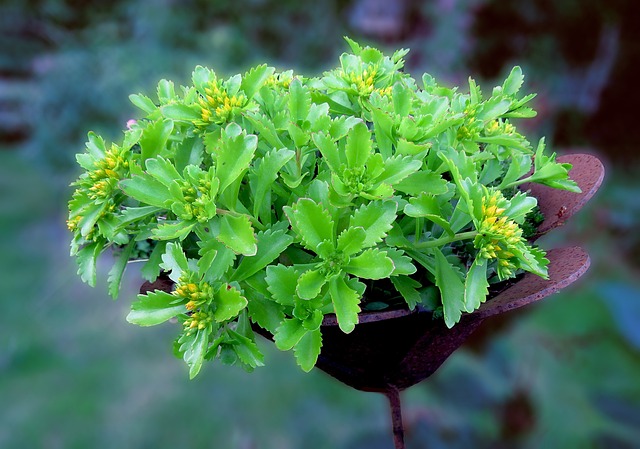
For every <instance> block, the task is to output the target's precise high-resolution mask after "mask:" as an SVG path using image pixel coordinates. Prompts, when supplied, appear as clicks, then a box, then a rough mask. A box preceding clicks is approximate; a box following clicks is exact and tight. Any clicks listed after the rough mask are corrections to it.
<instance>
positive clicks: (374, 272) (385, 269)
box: [344, 248, 394, 279]
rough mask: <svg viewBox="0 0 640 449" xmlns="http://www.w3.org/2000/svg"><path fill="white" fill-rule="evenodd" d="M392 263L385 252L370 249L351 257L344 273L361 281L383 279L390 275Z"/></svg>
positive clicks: (392, 267)
mask: <svg viewBox="0 0 640 449" xmlns="http://www.w3.org/2000/svg"><path fill="white" fill-rule="evenodd" d="M393 269H394V266H393V261H392V260H391V259H390V258H389V257H387V253H386V252H385V251H380V250H379V249H377V248H370V249H368V250H366V251H364V252H363V253H362V254H360V255H358V256H356V257H352V258H351V260H350V262H349V263H348V264H347V265H346V266H345V267H344V271H346V272H347V273H349V274H352V275H354V276H357V277H359V278H363V279H384V278H387V277H389V276H390V275H391V273H392V272H393Z"/></svg>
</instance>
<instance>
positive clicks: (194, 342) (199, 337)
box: [180, 329, 209, 379]
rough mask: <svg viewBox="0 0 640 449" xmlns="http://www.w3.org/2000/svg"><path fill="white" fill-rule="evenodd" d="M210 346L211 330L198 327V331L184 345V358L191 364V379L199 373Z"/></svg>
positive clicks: (182, 348) (188, 364)
mask: <svg viewBox="0 0 640 449" xmlns="http://www.w3.org/2000/svg"><path fill="white" fill-rule="evenodd" d="M208 347H209V330H208V329H198V332H196V333H194V334H192V335H190V336H188V337H187V338H186V339H185V340H184V342H183V344H182V346H181V348H180V349H181V350H182V351H183V355H182V357H183V359H184V361H185V362H186V363H187V366H189V379H193V378H194V377H196V376H197V375H198V373H199V372H200V369H201V368H202V362H203V361H204V356H205V354H206V353H207V349H208Z"/></svg>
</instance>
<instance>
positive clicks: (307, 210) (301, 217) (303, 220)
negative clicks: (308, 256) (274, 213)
mask: <svg viewBox="0 0 640 449" xmlns="http://www.w3.org/2000/svg"><path fill="white" fill-rule="evenodd" d="M285 213H286V214H287V217H288V218H289V222H290V223H291V226H292V228H293V229H294V231H295V232H296V234H298V235H299V236H300V238H301V239H302V241H303V242H304V244H305V246H306V247H307V248H308V249H310V250H312V251H315V249H316V247H317V246H318V245H319V244H320V243H322V242H324V241H330V242H333V238H334V231H333V228H334V223H333V219H332V218H331V215H329V212H328V211H327V210H326V209H325V208H324V207H322V205H321V204H317V203H316V202H315V201H313V200H312V199H309V198H300V199H299V200H298V202H297V203H295V204H294V205H293V207H287V208H285Z"/></svg>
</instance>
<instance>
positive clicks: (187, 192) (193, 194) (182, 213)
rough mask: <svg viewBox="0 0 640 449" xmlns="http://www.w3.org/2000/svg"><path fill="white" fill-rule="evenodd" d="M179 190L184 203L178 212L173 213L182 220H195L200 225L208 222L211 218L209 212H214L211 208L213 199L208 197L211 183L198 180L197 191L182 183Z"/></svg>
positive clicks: (184, 182) (186, 183)
mask: <svg viewBox="0 0 640 449" xmlns="http://www.w3.org/2000/svg"><path fill="white" fill-rule="evenodd" d="M181 189H182V196H183V197H184V203H182V204H181V208H180V210H179V211H177V210H174V212H176V213H177V214H178V215H179V217H180V218H181V219H183V220H191V219H193V218H195V219H196V220H198V221H199V222H200V223H204V222H206V221H208V220H210V219H211V217H212V213H210V211H212V210H214V208H213V207H212V206H213V204H212V203H213V199H212V198H211V197H210V196H209V191H210V190H211V181H207V180H204V179H202V180H200V182H199V185H198V187H197V190H196V187H193V186H192V185H191V184H190V183H189V182H187V181H183V184H182V186H181ZM198 192H200V195H198Z"/></svg>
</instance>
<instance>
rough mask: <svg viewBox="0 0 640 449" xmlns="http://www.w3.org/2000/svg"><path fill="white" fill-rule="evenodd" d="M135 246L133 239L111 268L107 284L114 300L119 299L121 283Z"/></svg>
mask: <svg viewBox="0 0 640 449" xmlns="http://www.w3.org/2000/svg"><path fill="white" fill-rule="evenodd" d="M135 244H136V242H135V240H133V239H132V240H131V241H130V242H129V244H128V245H127V246H125V247H124V248H123V249H122V250H121V252H120V254H119V255H118V258H117V259H116V261H115V263H114V264H113V266H112V267H111V270H109V276H108V278H107V283H108V284H109V295H111V297H112V298H113V299H116V298H117V297H118V293H119V292H120V283H121V282H122V275H123V274H124V270H125V268H126V267H127V262H129V257H131V253H132V251H133V248H134V246H135Z"/></svg>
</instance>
